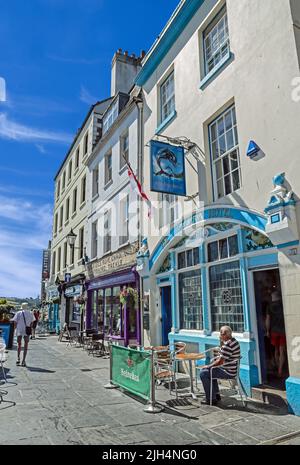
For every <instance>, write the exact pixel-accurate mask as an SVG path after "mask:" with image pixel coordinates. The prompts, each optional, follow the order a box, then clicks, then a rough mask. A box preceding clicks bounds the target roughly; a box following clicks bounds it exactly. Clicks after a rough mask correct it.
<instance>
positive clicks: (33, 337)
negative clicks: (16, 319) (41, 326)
mask: <svg viewBox="0 0 300 465" xmlns="http://www.w3.org/2000/svg"><path fill="white" fill-rule="evenodd" d="M32 313H33V316H34V318H35V320H34V322H33V323H32V334H31V336H30V339H35V330H36V327H37V324H38V322H39V319H40V311H39V310H38V309H37V308H35V309H34V310H33V312H32Z"/></svg>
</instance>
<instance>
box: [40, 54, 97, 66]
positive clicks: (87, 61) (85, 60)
mask: <svg viewBox="0 0 300 465" xmlns="http://www.w3.org/2000/svg"><path fill="white" fill-rule="evenodd" d="M48 58H50V60H53V61H59V62H61V63H70V64H74V65H96V64H98V63H101V62H102V61H103V60H102V59H101V58H95V59H89V58H70V57H62V56H58V55H48Z"/></svg>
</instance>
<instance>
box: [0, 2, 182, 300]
mask: <svg viewBox="0 0 300 465" xmlns="http://www.w3.org/2000/svg"><path fill="white" fill-rule="evenodd" d="M178 3H179V0H148V1H145V0H144V1H140V0H126V1H124V0H115V1H113V0H30V1H28V2H24V0H14V1H13V2H11V1H6V0H0V11H1V14H0V87H1V82H2V83H3V80H2V79H1V78H3V79H4V80H5V83H6V101H5V102H3V101H1V100H2V99H1V89H0V296H4V295H5V296H16V297H31V296H32V297H36V296H37V295H38V294H39V293H40V277H41V260H42V258H41V257H42V255H41V251H42V249H43V248H45V247H46V246H47V243H48V240H49V239H50V237H51V224H52V209H53V189H54V184H53V178H54V175H55V174H56V172H57V169H58V168H59V166H60V163H61V161H62V160H63V159H64V157H65V154H66V152H67V151H68V146H69V144H70V142H71V141H72V138H73V136H74V134H75V133H76V130H77V128H79V127H80V126H81V124H82V122H83V119H84V117H85V115H86V113H87V111H88V109H89V107H90V105H91V104H92V103H94V102H95V101H97V100H101V99H104V98H107V97H108V96H109V94H110V69H111V60H112V57H113V55H114V53H115V51H116V50H117V49H119V48H122V49H123V50H128V51H129V53H136V54H139V53H140V52H141V50H143V49H144V50H146V51H147V50H148V49H149V48H150V46H151V45H152V43H153V42H154V40H155V38H156V37H157V36H158V34H159V33H160V32H161V30H162V28H163V27H164V25H165V23H166V21H167V20H168V18H169V17H170V15H171V13H172V12H173V10H174V9H175V7H176V5H177V4H178ZM2 94H3V86H2Z"/></svg>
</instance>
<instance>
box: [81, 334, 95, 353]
mask: <svg viewBox="0 0 300 465" xmlns="http://www.w3.org/2000/svg"><path fill="white" fill-rule="evenodd" d="M96 334H98V331H97V330H96V329H86V330H85V334H84V336H83V349H85V350H87V351H89V350H90V348H91V344H92V340H93V336H94V335H96Z"/></svg>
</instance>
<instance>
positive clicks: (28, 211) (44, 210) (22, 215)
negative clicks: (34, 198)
mask: <svg viewBox="0 0 300 465" xmlns="http://www.w3.org/2000/svg"><path fill="white" fill-rule="evenodd" d="M0 218H4V219H7V220H13V221H15V222H16V223H28V224H30V223H31V224H35V223H36V224H38V225H42V226H43V227H44V228H49V226H50V225H51V222H52V208H51V206H50V205H49V204H46V205H42V206H37V205H34V204H33V203H32V202H29V201H27V200H25V199H15V198H9V197H5V196H3V195H0Z"/></svg>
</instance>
